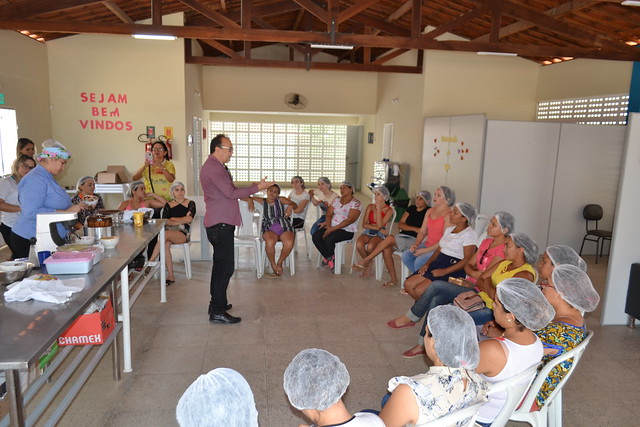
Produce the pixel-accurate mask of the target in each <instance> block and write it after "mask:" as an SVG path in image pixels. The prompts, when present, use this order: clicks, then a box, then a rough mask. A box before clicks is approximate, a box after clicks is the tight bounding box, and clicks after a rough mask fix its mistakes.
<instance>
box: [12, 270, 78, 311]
mask: <svg viewBox="0 0 640 427" xmlns="http://www.w3.org/2000/svg"><path fill="white" fill-rule="evenodd" d="M40 277H42V276H41V275H35V276H31V277H28V278H26V279H24V280H22V281H20V282H16V283H14V284H12V285H10V286H8V287H7V291H6V292H5V293H4V299H5V301H7V302H11V301H29V300H32V299H33V300H36V301H43V302H50V303H54V304H62V303H65V302H67V301H68V300H69V298H70V297H71V295H73V294H75V293H76V292H80V291H82V290H83V289H84V284H85V280H84V277H77V278H73V279H65V280H60V279H57V278H54V280H42V279H39V278H40ZM51 277H53V276H51Z"/></svg>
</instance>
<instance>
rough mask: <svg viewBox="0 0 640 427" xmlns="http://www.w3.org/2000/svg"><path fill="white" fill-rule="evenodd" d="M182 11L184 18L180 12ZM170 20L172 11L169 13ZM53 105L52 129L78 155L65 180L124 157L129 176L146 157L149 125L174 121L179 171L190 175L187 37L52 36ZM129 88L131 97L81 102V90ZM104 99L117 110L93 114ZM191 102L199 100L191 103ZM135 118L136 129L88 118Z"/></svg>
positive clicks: (129, 120) (159, 126) (159, 128)
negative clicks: (93, 123)
mask: <svg viewBox="0 0 640 427" xmlns="http://www.w3.org/2000/svg"><path fill="white" fill-rule="evenodd" d="M178 19H181V18H178ZM165 22H167V17H165ZM47 46H48V52H49V69H50V82H51V103H52V105H53V110H52V111H51V118H52V123H53V136H54V137H55V138H56V139H58V140H60V141H61V142H63V143H64V144H66V145H67V146H68V147H69V149H70V150H71V151H72V152H73V154H74V157H75V159H74V160H72V161H71V162H70V163H69V166H68V167H67V170H66V171H65V173H64V175H63V176H62V177H61V179H60V180H59V181H60V182H61V183H62V184H63V185H72V184H75V182H76V180H77V178H78V177H80V176H82V175H93V174H94V173H96V172H97V171H100V170H103V169H105V168H106V166H107V165H125V166H126V168H127V171H128V173H129V176H131V175H132V174H133V172H134V171H136V170H137V169H138V168H140V166H142V164H143V162H144V145H143V144H142V143H140V142H138V140H137V137H138V135H139V134H141V133H145V131H146V126H147V125H150V126H155V127H156V134H158V135H159V134H162V133H163V132H164V127H165V126H167V127H173V132H174V145H173V147H174V150H173V153H174V159H173V162H174V163H175V166H176V178H177V179H178V180H180V181H186V176H187V175H186V169H187V167H188V166H187V165H188V162H187V152H186V135H187V131H186V127H185V111H186V107H185V96H186V94H185V82H186V78H185V65H184V43H183V42H182V41H181V40H176V41H154V40H136V39H133V38H132V37H128V36H99V35H77V36H73V37H66V38H63V39H58V40H54V41H51V42H49V43H47ZM85 92H86V93H96V94H97V95H96V96H98V97H100V96H101V94H107V95H108V94H111V93H113V94H120V95H126V99H127V102H126V103H120V104H114V103H104V104H100V103H98V102H82V95H81V94H82V93H85ZM93 107H98V108H100V107H105V108H106V109H107V111H108V114H111V113H112V112H114V111H115V109H116V108H117V109H118V114H119V116H117V117H96V116H92V108H93ZM191 107H192V106H191ZM92 119H93V120H110V121H113V122H118V121H120V122H123V123H126V124H130V127H131V130H126V129H125V130H95V129H94V130H92V129H90V128H88V127H87V128H83V127H82V123H83V122H82V121H84V120H92Z"/></svg>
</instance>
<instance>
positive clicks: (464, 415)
mask: <svg viewBox="0 0 640 427" xmlns="http://www.w3.org/2000/svg"><path fill="white" fill-rule="evenodd" d="M482 405H484V402H480V403H476V404H475V405H471V406H468V407H466V408H464V409H460V410H458V411H453V412H451V413H449V414H447V415H445V416H443V417H440V418H438V419H437V420H433V421H431V422H428V423H426V424H423V425H424V427H449V426H457V425H458V423H459V422H461V421H464V420H466V419H469V421H468V422H466V423H465V424H461V425H460V427H472V426H473V425H474V424H475V422H476V417H477V416H478V410H479V409H480V407H481V406H482Z"/></svg>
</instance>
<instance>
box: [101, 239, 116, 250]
mask: <svg viewBox="0 0 640 427" xmlns="http://www.w3.org/2000/svg"><path fill="white" fill-rule="evenodd" d="M119 241H120V236H104V237H101V238H100V243H102V244H103V245H104V247H105V248H107V249H113V248H115V247H116V245H117V244H118V242H119Z"/></svg>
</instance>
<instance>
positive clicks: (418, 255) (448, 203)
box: [402, 185, 456, 273]
mask: <svg viewBox="0 0 640 427" xmlns="http://www.w3.org/2000/svg"><path fill="white" fill-rule="evenodd" d="M455 203H456V192H455V191H453V190H452V189H451V188H449V187H446V186H444V185H443V186H440V187H438V188H437V189H436V191H434V193H433V207H431V208H429V210H428V211H427V213H426V215H425V216H424V220H423V221H422V227H420V232H419V233H418V236H417V237H416V241H415V243H414V244H413V245H411V247H409V250H408V251H404V252H403V253H402V262H403V263H404V265H406V266H407V267H408V268H409V271H410V272H412V273H415V272H416V271H418V270H419V269H420V267H422V266H423V265H424V263H425V262H427V260H428V259H429V258H430V257H431V255H433V252H434V251H435V250H436V249H437V246H436V245H437V243H438V241H439V240H440V238H441V237H442V235H443V233H444V230H445V229H446V228H447V227H449V225H451V224H450V223H449V216H450V215H451V210H452V208H453V205H455ZM425 238H426V240H425ZM423 240H424V241H423Z"/></svg>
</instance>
